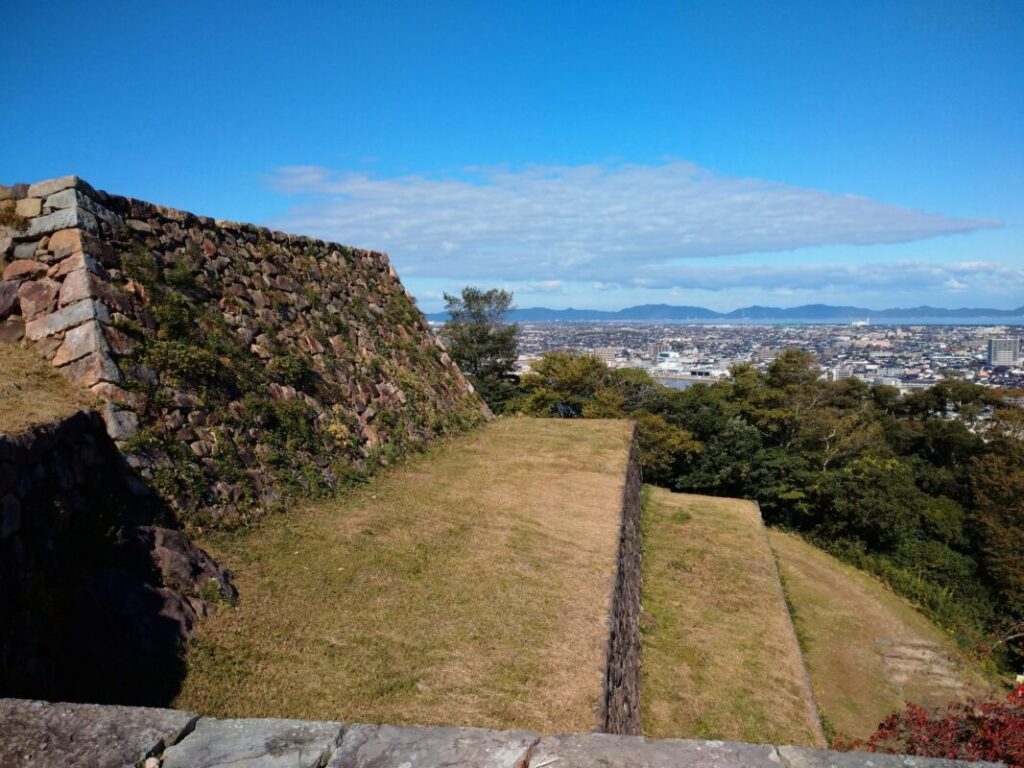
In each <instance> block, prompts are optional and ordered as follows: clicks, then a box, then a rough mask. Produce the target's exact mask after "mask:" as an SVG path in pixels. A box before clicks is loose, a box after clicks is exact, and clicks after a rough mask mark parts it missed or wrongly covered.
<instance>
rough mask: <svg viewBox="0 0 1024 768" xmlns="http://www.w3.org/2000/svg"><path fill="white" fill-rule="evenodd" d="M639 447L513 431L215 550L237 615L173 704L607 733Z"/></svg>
mask: <svg viewBox="0 0 1024 768" xmlns="http://www.w3.org/2000/svg"><path fill="white" fill-rule="evenodd" d="M629 435H630V427H629V424H628V423H627V422H621V421H587V422H566V421H556V420H547V419H538V420H534V419H521V418H513V419H501V420H498V421H495V422H492V423H490V424H487V425H485V426H484V427H482V428H480V429H479V430H476V431H474V432H473V433H470V434H468V435H464V436H462V437H459V438H456V439H452V440H450V441H447V442H445V443H443V444H439V445H437V446H434V447H432V448H431V449H430V450H429V451H428V452H426V453H425V454H421V455H418V456H416V457H414V458H412V459H409V460H407V461H405V462H404V463H401V464H398V465H396V466H394V467H392V468H391V469H390V470H388V471H386V472H384V473H382V474H379V475H377V476H375V477H374V478H372V479H370V480H368V481H367V482H366V483H365V484H363V485H361V486H360V487H358V488H354V489H353V490H351V491H350V492H349V493H348V494H347V495H346V496H345V497H344V498H341V499H338V498H330V499H325V500H321V501H316V502H308V503H305V504H304V505H302V506H300V507H297V508H294V509H290V510H288V514H286V515H276V516H272V517H269V518H266V519H264V520H262V521H261V522H260V523H259V524H257V525H256V526H255V527H253V528H251V529H249V530H246V531H241V532H235V533H226V532H220V533H211V534H209V535H208V538H207V539H206V540H204V541H202V544H203V545H204V546H206V547H207V548H208V549H209V550H210V551H211V554H213V555H214V556H215V557H216V558H217V559H218V560H219V561H220V562H222V563H224V564H225V565H227V566H228V567H230V568H231V570H232V571H233V572H234V573H235V576H236V582H237V584H238V587H239V591H240V599H239V602H238V605H237V606H235V607H229V608H222V609H220V610H218V611H217V613H216V615H214V616H213V617H211V618H210V619H209V620H207V621H206V622H205V623H204V625H203V626H202V628H201V631H200V634H199V637H198V639H197V641H196V642H195V644H194V646H193V648H192V649H191V650H190V651H189V654H188V658H187V662H188V676H187V678H186V680H185V683H184V688H183V690H182V692H181V695H180V696H179V698H178V700H177V701H176V702H175V705H176V706H178V707H183V708H187V709H193V710H195V711H199V712H203V713H205V714H209V715H215V716H222V717H260V716H263V717H265V716H276V717H297V718H310V719H338V720H345V721H349V722H352V721H355V722H389V723H398V724H412V723H421V724H453V725H455V724H457V725H476V726H488V727H494V728H512V727H525V728H533V729H536V730H540V731H545V732H554V731H588V730H591V729H592V728H593V726H594V723H595V718H596V706H597V702H598V697H599V696H600V693H601V690H602V688H601V685H602V680H603V675H604V669H603V654H604V650H605V647H606V644H607V623H606V621H607V617H606V610H607V605H608V600H609V596H610V594H611V590H612V584H613V579H614V572H615V558H616V548H617V544H618V524H619V509H618V506H619V503H620V498H621V493H622V484H623V480H624V473H625V462H626V457H627V449H628V440H629Z"/></svg>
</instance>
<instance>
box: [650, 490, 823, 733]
mask: <svg viewBox="0 0 1024 768" xmlns="http://www.w3.org/2000/svg"><path fill="white" fill-rule="evenodd" d="M644 515H645V519H644V596H643V603H644V609H645V611H646V612H647V613H648V614H649V615H648V616H647V617H645V626H644V634H643V684H644V690H643V723H644V732H645V734H647V735H648V736H652V737H658V738H665V737H683V738H710V739H729V740H739V741H748V742H772V743H775V744H802V745H815V746H817V745H821V744H823V738H822V735H821V733H820V728H819V726H818V724H817V718H816V716H815V714H814V706H813V703H812V702H811V696H810V690H809V687H808V685H807V679H806V671H805V668H804V662H803V659H802V657H801V654H800V649H799V646H798V645H797V642H796V637H795V636H794V634H793V630H792V627H791V625H790V620H789V614H788V612H787V610H786V606H785V602H784V600H783V597H782V594H781V590H780V589H779V581H778V576H777V572H776V568H775V563H774V560H773V557H772V553H771V548H770V547H769V546H768V540H767V537H766V536H765V529H764V526H763V524H762V522H761V516H760V513H759V512H758V510H757V507H756V506H755V505H754V504H752V503H751V502H748V501H741V500H737V499H723V498H712V497H708V496H692V495H688V494H679V493H670V492H668V491H666V490H663V489H660V488H649V489H648V497H647V504H646V506H645V510H644Z"/></svg>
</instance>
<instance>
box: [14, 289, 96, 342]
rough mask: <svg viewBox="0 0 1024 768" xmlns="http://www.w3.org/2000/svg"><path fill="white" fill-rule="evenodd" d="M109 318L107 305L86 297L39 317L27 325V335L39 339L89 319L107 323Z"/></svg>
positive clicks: (32, 338) (33, 339)
mask: <svg viewBox="0 0 1024 768" xmlns="http://www.w3.org/2000/svg"><path fill="white" fill-rule="evenodd" d="M109 319H110V315H109V313H108V312H107V308H106V307H105V306H103V305H102V304H100V303H99V302H98V301H93V300H92V299H86V300H85V301H79V302H77V303H76V304H69V305H68V306H66V307H63V308H61V309H58V310H57V311H56V312H53V313H52V314H49V315H44V316H43V317H37V318H36V319H35V320H32V321H31V322H29V323H27V324H26V325H25V335H26V336H28V338H29V339H30V340H31V341H38V340H39V339H44V338H46V337H47V336H52V335H53V334H55V333H60V332H61V331H66V330H67V329H68V328H74V327H75V326H76V325H81V324H82V323H84V322H85V321H87V320H100V321H101V322H104V323H105V322H107V321H108V320H109Z"/></svg>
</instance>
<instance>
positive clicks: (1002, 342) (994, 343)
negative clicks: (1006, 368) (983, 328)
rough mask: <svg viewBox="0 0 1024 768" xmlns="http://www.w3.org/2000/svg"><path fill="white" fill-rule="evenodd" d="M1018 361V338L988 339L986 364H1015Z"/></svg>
mask: <svg viewBox="0 0 1024 768" xmlns="http://www.w3.org/2000/svg"><path fill="white" fill-rule="evenodd" d="M1019 361H1020V339H989V340H988V364H989V365H992V366H996V365H1016V364H1017V363H1018V362H1019Z"/></svg>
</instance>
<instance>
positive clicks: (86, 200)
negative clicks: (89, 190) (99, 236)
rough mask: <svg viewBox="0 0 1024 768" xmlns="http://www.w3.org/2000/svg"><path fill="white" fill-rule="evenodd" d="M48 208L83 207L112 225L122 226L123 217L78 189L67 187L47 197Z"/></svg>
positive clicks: (46, 204)
mask: <svg viewBox="0 0 1024 768" xmlns="http://www.w3.org/2000/svg"><path fill="white" fill-rule="evenodd" d="M45 206H46V207H47V208H57V209H64V208H82V209H84V210H86V211H88V212H89V213H91V214H92V215H93V216H95V217H96V218H98V219H103V220H104V221H106V222H107V223H108V224H110V225H111V226H115V227H117V226H120V225H121V223H122V222H121V217H120V216H118V215H117V214H115V213H114V212H113V211H110V210H108V209H106V208H104V207H103V206H102V205H100V204H99V203H97V202H96V201H95V200H93V199H92V198H91V197H89V196H88V195H83V194H82V193H81V192H79V191H78V190H77V189H65V190H63V191H61V192H57V193H56V194H53V195H50V196H49V197H48V198H46V203H45Z"/></svg>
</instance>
